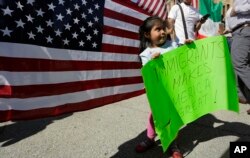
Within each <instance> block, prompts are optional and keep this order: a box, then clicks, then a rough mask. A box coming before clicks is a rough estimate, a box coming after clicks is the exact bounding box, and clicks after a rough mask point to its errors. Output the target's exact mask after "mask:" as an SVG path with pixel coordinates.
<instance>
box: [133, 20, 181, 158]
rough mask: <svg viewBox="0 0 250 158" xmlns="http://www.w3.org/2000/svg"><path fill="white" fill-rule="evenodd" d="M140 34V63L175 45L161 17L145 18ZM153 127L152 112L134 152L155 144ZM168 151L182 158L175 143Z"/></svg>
mask: <svg viewBox="0 0 250 158" xmlns="http://www.w3.org/2000/svg"><path fill="white" fill-rule="evenodd" d="M139 35H140V51H141V52H142V53H141V54H140V55H139V56H140V58H141V61H142V65H145V64H146V63H147V62H148V61H150V60H152V59H155V58H157V57H159V56H160V54H162V53H165V52H167V51H170V50H171V49H173V48H175V47H177V45H176V44H174V42H171V39H170V38H169V37H170V36H169V35H168V34H167V23H166V21H163V20H162V19H161V18H159V17H156V16H153V17H149V18H147V19H146V20H145V21H144V22H143V24H142V25H141V26H140V29H139ZM155 137H156V133H155V127H154V122H153V117H152V113H151V112H150V114H149V116H148V123H147V139H146V140H144V141H142V142H141V143H139V144H138V145H137V146H136V149H135V150H136V152H138V153H141V152H145V151H147V150H148V149H150V148H151V147H153V146H154V145H155V140H154V139H155ZM170 153H171V155H172V157H173V158H182V157H183V156H182V154H181V152H180V150H179V148H178V147H177V145H176V143H172V144H171V145H170Z"/></svg>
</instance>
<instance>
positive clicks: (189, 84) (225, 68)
mask: <svg viewBox="0 0 250 158" xmlns="http://www.w3.org/2000/svg"><path fill="white" fill-rule="evenodd" d="M142 74H143V80H144V84H145V88H146V93H147V97H148V100H149V103H150V107H151V110H152V113H153V118H154V122H155V128H156V132H157V134H158V136H159V138H160V140H161V143H162V147H163V150H164V151H166V149H167V148H168V146H169V145H170V143H171V142H172V141H173V140H174V139H175V137H176V136H177V133H178V130H179V129H180V128H181V127H182V126H183V125H185V124H187V123H190V122H192V121H194V120H196V119H197V118H199V117H201V116H203V115H205V114H208V113H211V112H214V111H216V110H231V111H235V112H238V111H239V107H238V96H237V88H236V82H235V75H234V71H233V67H232V63H231V58H230V53H229V50H228V45H227V41H226V38H225V37H223V36H215V37H210V38H206V39H202V40H197V41H195V42H193V43H192V44H189V45H184V46H181V47H178V48H177V49H174V50H172V51H170V52H167V53H165V54H163V55H161V56H160V57H159V58H157V59H154V60H151V61H150V62H148V63H147V64H146V65H145V66H144V67H143V68H142Z"/></svg>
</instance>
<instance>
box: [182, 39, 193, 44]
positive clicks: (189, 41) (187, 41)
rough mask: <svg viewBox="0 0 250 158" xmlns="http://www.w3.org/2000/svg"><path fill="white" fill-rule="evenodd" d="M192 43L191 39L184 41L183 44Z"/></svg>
mask: <svg viewBox="0 0 250 158" xmlns="http://www.w3.org/2000/svg"><path fill="white" fill-rule="evenodd" d="M192 42H193V40H191V39H186V40H185V41H184V43H185V44H190V43H192Z"/></svg>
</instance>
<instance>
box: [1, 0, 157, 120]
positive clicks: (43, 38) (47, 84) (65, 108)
mask: <svg viewBox="0 0 250 158" xmlns="http://www.w3.org/2000/svg"><path fill="white" fill-rule="evenodd" d="M157 2H159V1H157ZM153 3H156V2H153ZM137 4H138V3H137ZM137 4H136V3H134V2H133V1H131V0H128V1H121V0H113V1H112V0H106V1H99V0H1V1H0V100H1V101H0V122H3V121H8V120H19V119H34V118H41V117H48V116H55V115H59V114H63V113H68V112H74V111H80V110H87V109H91V108H94V107H98V106H102V105H105V104H109V103H113V102H116V101H120V100H123V99H127V98H130V97H134V96H137V95H140V94H143V93H144V86H143V81H142V78H141V73H140V68H141V63H140V62H139V60H138V53H139V48H138V46H139V41H138V29H139V25H141V23H142V21H143V20H145V19H146V18H147V17H148V16H150V15H151V14H149V13H147V12H146V11H145V10H143V9H142V8H139V7H138V5H137ZM140 4H141V2H140ZM160 4H162V3H160ZM161 6H162V5H161ZM161 15H162V14H161Z"/></svg>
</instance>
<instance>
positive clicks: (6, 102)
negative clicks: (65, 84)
mask: <svg viewBox="0 0 250 158" xmlns="http://www.w3.org/2000/svg"><path fill="white" fill-rule="evenodd" d="M143 87H144V84H143V83H140V84H130V85H126V86H124V85H122V86H115V87H106V88H99V89H93V90H86V91H82V92H75V93H69V94H62V95H55V96H45V97H34V98H27V99H10V98H8V99H5V98H1V101H0V110H11V109H14V110H32V109H40V108H48V107H56V106H58V105H64V104H68V103H78V102H83V101H87V100H90V99H96V98H101V97H105V96H110V95H114V94H122V93H128V92H133V91H138V90H141V89H143Z"/></svg>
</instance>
